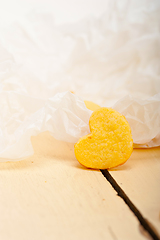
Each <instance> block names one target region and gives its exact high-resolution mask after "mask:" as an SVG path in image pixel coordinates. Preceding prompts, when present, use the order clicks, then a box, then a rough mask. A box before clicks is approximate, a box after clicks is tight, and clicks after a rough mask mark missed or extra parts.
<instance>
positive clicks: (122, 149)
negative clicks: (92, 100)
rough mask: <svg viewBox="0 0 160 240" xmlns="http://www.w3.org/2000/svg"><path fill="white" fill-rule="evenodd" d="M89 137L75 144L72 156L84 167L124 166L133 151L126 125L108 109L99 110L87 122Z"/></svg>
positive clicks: (120, 117) (122, 119) (129, 129)
mask: <svg viewBox="0 0 160 240" xmlns="http://www.w3.org/2000/svg"><path fill="white" fill-rule="evenodd" d="M89 126H90V131H91V133H90V134H89V135H87V136H84V137H82V138H80V139H79V141H78V142H77V143H76V144H75V148H74V150H75V156H76V158H77V160H78V161H79V162H80V163H81V164H82V165H84V166H86V167H88V168H94V169H109V168H113V167H116V166H118V165H121V164H123V163H125V162H126V161H127V160H128V158H129V157H130V155H131V153H132V150H133V140H132V134H131V128H130V126H129V123H128V122H127V120H126V119H125V117H124V116H123V115H121V114H120V113H119V112H117V111H115V110H114V109H111V108H105V107H103V108H99V109H97V110H96V111H94V112H93V113H92V115H91V117H90V120H89Z"/></svg>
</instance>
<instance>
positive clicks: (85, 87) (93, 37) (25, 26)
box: [0, 0, 160, 161]
mask: <svg viewBox="0 0 160 240" xmlns="http://www.w3.org/2000/svg"><path fill="white" fill-rule="evenodd" d="M108 3H109V4H108V8H107V9H106V12H105V14H104V15H102V16H101V17H100V18H98V19H97V18H94V17H93V18H92V17H89V18H87V19H84V20H82V21H79V22H76V23H73V24H70V25H61V26H56V25H55V24H54V21H53V16H52V14H50V13H49V12H34V13H30V14H28V15H27V16H25V17H24V18H22V19H21V20H20V21H19V22H15V23H14V24H12V26H9V27H7V28H3V25H2V24H1V28H0V32H1V34H0V158H1V160H2V161H4V159H7V160H8V159H14V160H18V159H23V158H25V157H27V156H29V155H31V154H33V150H32V145H31V141H30V137H31V136H32V135H36V134H38V133H40V132H43V131H49V132H50V133H51V134H52V135H53V136H54V137H55V138H57V139H60V140H63V141H68V142H76V141H77V140H78V138H80V137H81V136H83V135H85V134H87V133H88V132H89V128H88V121H89V116H90V114H91V112H90V111H89V110H87V109H86V107H85V105H84V102H83V100H91V101H93V102H95V103H97V104H100V105H101V106H106V107H113V108H115V109H116V110H117V111H119V112H121V113H122V114H123V115H124V116H125V117H126V119H127V120H128V122H129V123H130V126H131V128H132V134H133V140H134V146H135V147H155V146H159V145H160V94H159V93H160V32H159V22H160V2H159V1H156V0H154V1H147V0H146V1H108ZM70 91H73V92H74V93H75V94H71V93H70Z"/></svg>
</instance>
